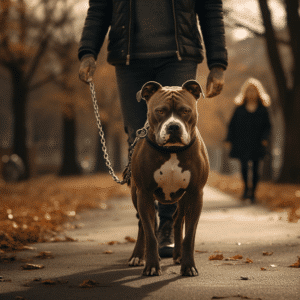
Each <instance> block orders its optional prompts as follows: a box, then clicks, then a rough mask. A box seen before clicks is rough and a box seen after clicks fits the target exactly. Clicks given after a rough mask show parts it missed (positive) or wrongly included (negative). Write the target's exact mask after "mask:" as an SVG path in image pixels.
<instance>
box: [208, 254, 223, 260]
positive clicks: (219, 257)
mask: <svg viewBox="0 0 300 300" xmlns="http://www.w3.org/2000/svg"><path fill="white" fill-rule="evenodd" d="M223 258H224V256H223V254H216V255H211V256H210V257H209V258H208V259H209V260H222V259H223Z"/></svg>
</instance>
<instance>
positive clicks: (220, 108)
mask: <svg viewBox="0 0 300 300" xmlns="http://www.w3.org/2000/svg"><path fill="white" fill-rule="evenodd" d="M0 5H1V6H0V90H1V93H0V157H1V158H2V159H1V160H0V171H1V172H0V173H1V174H2V173H3V169H4V168H5V162H6V158H7V156H9V155H11V154H13V153H15V154H17V155H18V156H19V157H21V159H22V161H23V163H24V166H25V172H24V174H23V176H21V178H20V180H19V181H17V182H9V181H8V180H5V178H4V177H1V175H0V197H1V200H0V201H1V202H2V203H1V208H0V215H1V217H0V225H1V228H0V231H1V230H2V232H6V233H7V232H10V236H9V237H10V238H13V239H15V237H16V236H18V239H19V240H22V242H24V243H25V242H28V241H39V240H42V239H43V238H45V236H49V235H51V234H53V235H55V233H54V232H57V231H59V227H57V226H58V225H59V224H61V223H63V222H64V221H65V219H66V218H68V217H74V216H75V215H76V214H77V212H78V211H80V210H81V209H84V208H89V207H95V206H97V207H103V208H105V205H103V203H102V202H103V201H104V200H105V199H107V198H108V197H111V196H116V195H119V196H122V195H128V194H129V189H128V188H127V187H126V186H117V185H116V184H114V182H113V180H112V178H110V177H109V175H108V173H107V168H106V166H105V161H104V160H103V153H102V150H101V145H100V139H99V135H98V129H97V126H96V120H95V117H94V112H93V106H92V100H91V95H90V91H89V87H88V85H86V84H84V83H82V82H81V81H80V80H79V79H78V70H79V64H80V63H79V61H78V58H77V49H78V43H79V40H80V36H81V31H82V27H83V24H84V20H85V16H86V12H87V9H88V1H81V0H77V1H76V0H27V1H26V0H3V1H1V4H0ZM224 21H225V25H226V27H225V30H226V42H227V48H228V56H229V66H228V69H227V70H226V73H225V76H226V77H225V82H226V83H225V86H224V89H223V91H222V93H221V95H219V96H217V97H215V98H213V99H209V98H205V99H201V100H200V101H198V110H199V124H198V126H199V129H200V132H201V134H202V136H203V138H204V141H205V143H206V145H207V148H208V152H209V157H210V164H211V174H210V178H209V184H210V185H212V186H215V187H217V188H218V189H220V190H222V191H224V192H226V193H230V194H232V195H235V196H236V197H239V196H240V195H241V193H242V183H241V180H240V175H239V164H238V162H237V161H235V160H232V159H230V158H229V157H228V150H226V149H225V147H224V144H223V141H224V139H225V137H226V134H227V126H228V123H229V120H230V118H231V115H232V113H233V110H234V108H235V105H234V103H233V99H234V97H235V96H236V95H237V94H238V93H239V90H240V88H241V86H242V84H243V83H244V81H245V80H246V79H247V78H249V77H255V78H257V79H258V80H260V81H261V82H262V84H263V85H264V87H265V89H266V91H267V93H268V94H269V95H270V97H271V100H272V105H271V106H270V107H269V108H268V109H269V113H270V116H271V122H272V135H271V139H270V144H269V149H268V155H267V156H266V157H265V159H264V161H263V163H262V164H261V170H260V172H261V177H262V180H263V182H262V183H261V184H260V186H259V188H258V201H259V203H261V204H263V205H266V206H268V207H269V208H271V209H276V210H278V209H280V210H286V211H287V212H288V218H289V220H290V221H294V222H295V221H297V220H298V219H299V217H300V210H299V207H300V155H299V150H300V139H299V137H300V118H299V115H300V101H299V100H300V44H299V37H298V35H299V29H300V18H299V2H298V1H297V0H290V1H288V0H285V1H284V0H282V1H281V0H269V1H267V0H246V1H238V0H226V1H224ZM106 48H107V40H106V41H105V44H104V46H103V47H102V49H101V52H100V54H99V56H98V60H97V70H96V73H95V76H94V83H95V86H96V95H97V99H98V104H99V107H100V115H101V121H102V124H103V128H104V132H105V138H106V144H107V147H108V153H109V156H110V159H111V161H112V165H113V167H114V169H115V170H116V172H119V173H121V172H122V170H123V168H124V166H125V165H126V163H127V151H128V146H127V142H126V136H125V134H124V130H123V123H122V116H121V112H120V107H119V101H118V91H117V86H116V80H115V74H114V67H112V66H110V65H109V64H107V62H106V55H107V51H106ZM208 72H209V70H208V68H207V65H206V62H205V61H204V62H203V63H202V64H201V65H199V67H198V72H197V80H198V81H199V82H200V84H201V85H202V86H203V87H205V85H206V77H207V75H208ZM96 181H97V182H98V183H97V184H95V182H96ZM83 182H84V183H83ZM99 182H100V183H99ZM101 205H102V206H101ZM28 224H33V225H32V226H33V228H36V227H35V226H37V227H38V228H39V229H36V232H35V233H34V234H33V233H32V232H31V235H30V234H29V235H26V234H24V232H25V233H26V232H27V231H29V229H28V228H29V227H30V226H29V225H28ZM23 225H26V226H25V227H24V226H23ZM43 226H44V227H47V226H48V227H49V226H52V227H51V230H52V233H51V234H50V233H49V232H48V231H47V230H46V231H47V234H46V233H45V232H44V233H42V231H43V230H42V228H44V227H43ZM59 226H60V225H59ZM21 236H23V237H21ZM29 236H30V237H29ZM3 237H4V235H3ZM16 239H17V238H16ZM16 239H15V240H16ZM3 240H4V241H5V243H6V244H5V245H4V244H2V246H3V245H4V246H3V247H2V246H1V248H2V249H13V248H17V247H18V245H17V243H15V242H12V241H11V240H9V238H8V237H7V236H6V237H4V238H3Z"/></svg>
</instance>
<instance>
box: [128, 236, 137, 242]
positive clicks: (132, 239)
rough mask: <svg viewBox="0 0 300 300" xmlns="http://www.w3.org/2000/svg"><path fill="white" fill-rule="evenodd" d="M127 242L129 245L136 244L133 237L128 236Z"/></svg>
mask: <svg viewBox="0 0 300 300" xmlns="http://www.w3.org/2000/svg"><path fill="white" fill-rule="evenodd" d="M125 240H126V241H127V242H129V243H135V242H136V239H135V238H133V237H131V236H126V237H125Z"/></svg>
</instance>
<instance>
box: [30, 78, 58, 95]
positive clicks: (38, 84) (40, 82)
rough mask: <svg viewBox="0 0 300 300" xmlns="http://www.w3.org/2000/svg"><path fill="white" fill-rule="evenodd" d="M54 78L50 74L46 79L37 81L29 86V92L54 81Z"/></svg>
mask: <svg viewBox="0 0 300 300" xmlns="http://www.w3.org/2000/svg"><path fill="white" fill-rule="evenodd" d="M55 78H56V76H55V75H54V74H50V75H49V76H47V77H46V78H44V79H42V80H40V81H38V82H37V83H35V84H33V85H31V86H29V91H30V92H31V91H34V90H37V89H39V88H41V87H42V86H44V85H45V84H47V83H49V82H52V81H54V80H55Z"/></svg>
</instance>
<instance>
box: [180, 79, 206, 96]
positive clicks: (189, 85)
mask: <svg viewBox="0 0 300 300" xmlns="http://www.w3.org/2000/svg"><path fill="white" fill-rule="evenodd" d="M182 88H183V89H185V90H187V91H188V92H190V93H191V94H192V95H193V96H194V97H195V98H196V100H198V99H199V98H200V97H201V94H202V97H203V98H204V93H203V90H202V87H201V85H200V84H199V83H198V82H197V81H196V80H188V81H186V82H185V83H184V84H183V85H182Z"/></svg>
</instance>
